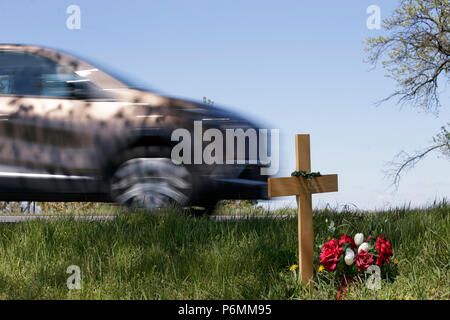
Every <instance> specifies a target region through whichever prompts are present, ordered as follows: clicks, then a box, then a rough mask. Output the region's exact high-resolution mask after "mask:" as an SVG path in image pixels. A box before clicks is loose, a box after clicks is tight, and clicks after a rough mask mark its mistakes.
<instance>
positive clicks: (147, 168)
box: [111, 158, 192, 210]
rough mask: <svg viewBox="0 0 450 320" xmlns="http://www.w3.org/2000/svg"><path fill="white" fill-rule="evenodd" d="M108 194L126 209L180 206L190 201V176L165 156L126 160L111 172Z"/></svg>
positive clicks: (184, 169) (184, 168)
mask: <svg viewBox="0 0 450 320" xmlns="http://www.w3.org/2000/svg"><path fill="white" fill-rule="evenodd" d="M111 196H112V198H113V199H114V201H115V202H117V203H119V204H122V205H125V206H126V207H128V208H130V209H136V208H143V209H146V210H154V209H160V208H169V207H172V206H176V207H181V208H182V207H184V206H186V205H189V203H190V200H191V196H192V177H191V174H190V172H189V171H188V170H187V169H186V167H184V166H180V165H175V164H174V163H172V161H171V160H170V159H168V158H136V159H130V160H128V161H125V162H124V163H123V164H122V165H121V166H119V168H118V169H117V170H116V171H115V173H114V175H113V177H112V179H111Z"/></svg>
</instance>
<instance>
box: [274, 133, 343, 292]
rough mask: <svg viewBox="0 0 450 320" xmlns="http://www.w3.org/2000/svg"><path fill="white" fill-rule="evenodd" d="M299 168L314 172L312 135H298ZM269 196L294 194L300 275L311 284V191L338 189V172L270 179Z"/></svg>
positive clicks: (297, 168)
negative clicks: (312, 169) (315, 175)
mask: <svg viewBox="0 0 450 320" xmlns="http://www.w3.org/2000/svg"><path fill="white" fill-rule="evenodd" d="M295 146H296V171H306V172H307V173H310V172H311V151H310V148H311V147H310V137H309V134H297V135H296V136H295ZM268 183H269V188H268V190H269V197H281V196H290V195H295V196H296V199H297V219H298V258H299V264H298V265H299V275H300V277H301V280H302V283H303V284H305V285H309V284H310V281H312V280H313V278H314V264H313V256H314V244H313V222H312V193H322V192H334V191H338V177H337V175H336V174H333V175H323V176H319V177H314V178H311V180H307V179H306V178H304V177H289V178H269V180H268Z"/></svg>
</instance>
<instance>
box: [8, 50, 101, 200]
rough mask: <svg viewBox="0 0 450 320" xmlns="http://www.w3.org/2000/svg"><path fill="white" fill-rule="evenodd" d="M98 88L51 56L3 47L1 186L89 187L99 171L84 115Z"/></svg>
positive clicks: (22, 189) (10, 189)
mask: <svg viewBox="0 0 450 320" xmlns="http://www.w3.org/2000/svg"><path fill="white" fill-rule="evenodd" d="M92 89H93V85H92V84H91V83H89V82H88V81H87V80H86V79H83V78H82V77H80V76H78V75H77V74H76V73H74V72H73V71H72V70H70V68H68V67H67V66H63V65H61V64H58V63H57V62H55V61H52V60H50V59H48V58H46V57H43V56H40V55H38V54H33V53H27V52H20V51H17V50H0V191H3V192H66V191H67V190H68V192H88V191H89V190H88V189H86V188H88V187H87V186H86V185H85V184H84V183H80V181H81V182H83V181H86V182H88V181H90V180H91V176H92V172H93V171H95V170H96V168H95V161H93V159H94V158H95V140H96V137H95V136H94V134H93V131H92V130H91V129H92V124H91V123H90V121H86V118H85V117H84V116H83V114H84V110H85V107H86V104H87V102H86V100H87V99H88V98H90V97H88V95H89V94H92V91H93V90H92ZM94 91H95V90H94ZM80 188H81V189H80Z"/></svg>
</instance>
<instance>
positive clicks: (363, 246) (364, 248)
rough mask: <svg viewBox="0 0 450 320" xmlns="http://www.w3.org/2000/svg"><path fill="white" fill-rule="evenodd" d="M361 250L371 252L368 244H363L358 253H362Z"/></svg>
mask: <svg viewBox="0 0 450 320" xmlns="http://www.w3.org/2000/svg"><path fill="white" fill-rule="evenodd" d="M361 250H364V251H369V244H368V243H367V242H363V243H361V245H360V246H359V248H358V252H360V251H361Z"/></svg>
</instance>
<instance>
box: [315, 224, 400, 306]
mask: <svg viewBox="0 0 450 320" xmlns="http://www.w3.org/2000/svg"><path fill="white" fill-rule="evenodd" d="M391 257H392V246H391V244H390V242H389V240H387V239H386V238H385V237H384V236H383V235H380V236H379V237H378V238H375V237H374V236H372V235H370V236H368V237H367V238H365V237H364V235H363V234H362V233H357V234H356V235H355V236H354V237H353V238H352V237H350V236H348V235H346V234H343V235H341V237H340V238H339V240H337V239H330V240H329V241H327V242H326V243H325V244H324V245H323V247H322V252H321V254H320V263H321V266H320V267H319V269H320V270H322V269H323V270H326V271H328V272H333V273H335V275H336V277H338V279H340V280H341V284H340V286H339V288H338V290H339V291H338V297H337V298H338V299H339V298H340V296H341V295H342V294H343V293H345V292H346V290H347V284H349V283H350V282H352V281H353V279H354V278H355V277H359V278H362V277H364V276H365V275H366V273H367V270H368V269H369V268H370V270H368V271H373V272H374V273H377V276H379V277H381V276H386V275H389V273H390V274H392V272H391V271H392V270H391V267H390V266H389V264H390V259H391ZM371 266H377V267H378V268H379V269H378V268H377V267H371ZM377 270H378V272H377ZM378 279H379V278H378ZM377 289H378V288H377Z"/></svg>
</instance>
